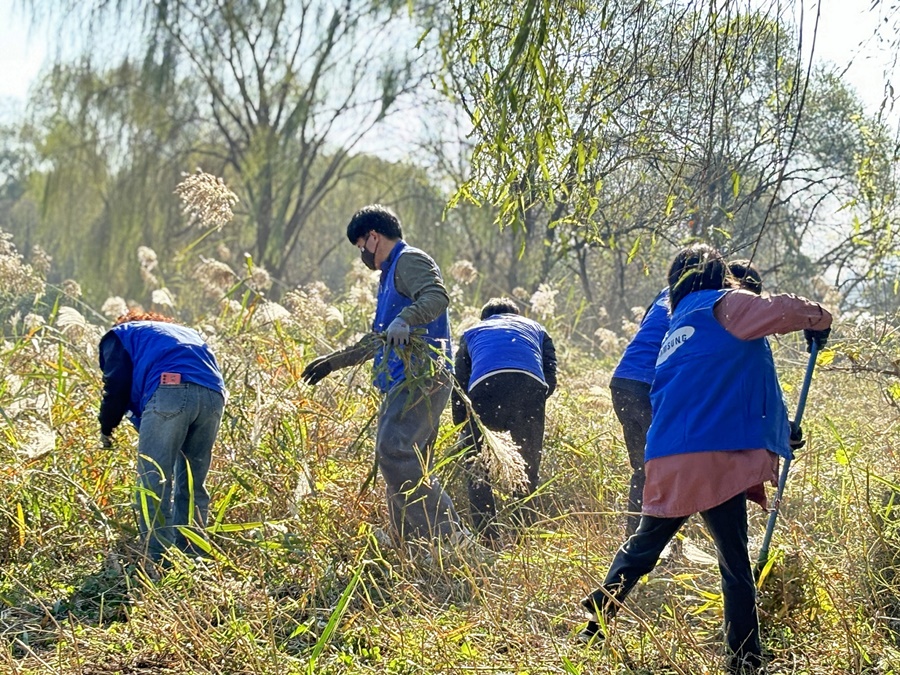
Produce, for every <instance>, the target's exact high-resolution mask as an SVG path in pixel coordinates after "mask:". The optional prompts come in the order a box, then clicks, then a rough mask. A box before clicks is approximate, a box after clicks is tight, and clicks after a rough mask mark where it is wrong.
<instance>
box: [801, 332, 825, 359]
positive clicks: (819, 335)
mask: <svg viewBox="0 0 900 675" xmlns="http://www.w3.org/2000/svg"><path fill="white" fill-rule="evenodd" d="M829 335H831V328H826V329H825V330H813V329H811V328H804V329H803V337H805V338H806V353H807V354H809V353H810V352H811V351H812V343H813V342H815V343H816V347H818V349H819V351H821V350H823V349H824V348H825V345H826V344H827V343H828V336H829Z"/></svg>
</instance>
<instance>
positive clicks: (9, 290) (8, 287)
mask: <svg viewBox="0 0 900 675" xmlns="http://www.w3.org/2000/svg"><path fill="white" fill-rule="evenodd" d="M43 294H44V280H43V278H41V276H40V275H39V274H37V273H36V272H35V270H34V269H33V268H32V266H31V265H29V264H27V263H25V262H24V261H23V259H22V256H21V255H20V254H19V252H18V250H17V249H16V246H15V244H13V242H12V235H11V234H9V233H8V232H4V231H3V230H0V295H5V296H17V297H22V296H26V295H35V296H38V295H43Z"/></svg>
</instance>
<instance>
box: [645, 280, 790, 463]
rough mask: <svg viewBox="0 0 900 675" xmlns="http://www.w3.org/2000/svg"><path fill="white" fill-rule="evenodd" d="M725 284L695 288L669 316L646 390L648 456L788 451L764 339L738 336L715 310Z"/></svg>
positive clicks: (787, 454) (784, 414)
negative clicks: (649, 413) (650, 413)
mask: <svg viewBox="0 0 900 675" xmlns="http://www.w3.org/2000/svg"><path fill="white" fill-rule="evenodd" d="M727 292H728V291H696V292H694V293H691V294H690V295H687V296H686V297H685V298H684V299H683V300H682V301H681V302H680V303H679V304H678V307H677V308H676V309H675V312H674V314H673V315H672V321H671V325H670V326H669V332H668V333H667V334H666V337H665V339H664V340H663V344H662V347H661V348H660V351H659V358H658V359H657V361H656V377H655V379H654V380H653V387H652V389H651V390H650V402H651V403H652V405H653V421H652V423H651V424H650V430H649V431H648V432H647V446H646V451H645V460H651V459H655V458H657V457H666V456H668V455H677V454H680V453H689V452H704V451H711V450H750V449H755V448H767V449H768V450H771V451H772V452H775V453H777V454H779V455H781V456H782V457H791V450H790V446H789V445H788V439H789V437H790V429H789V425H788V416H787V409H786V408H785V405H784V399H783V398H782V395H781V387H780V386H779V384H778V376H777V374H776V372H775V362H774V361H773V360H772V352H771V350H770V349H769V341H768V340H767V339H766V338H759V339H757V340H740V339H738V338H736V337H734V336H733V335H732V334H731V333H729V332H728V331H727V330H725V329H724V328H723V327H722V325H721V324H720V323H719V322H718V321H717V320H716V318H715V316H713V306H714V305H715V304H716V302H718V301H719V299H720V298H722V297H723V296H724V295H725V293H727Z"/></svg>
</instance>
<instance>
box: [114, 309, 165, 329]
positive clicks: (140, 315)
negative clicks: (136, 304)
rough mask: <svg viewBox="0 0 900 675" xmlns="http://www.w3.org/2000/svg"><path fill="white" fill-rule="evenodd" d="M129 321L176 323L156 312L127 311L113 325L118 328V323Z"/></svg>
mask: <svg viewBox="0 0 900 675" xmlns="http://www.w3.org/2000/svg"><path fill="white" fill-rule="evenodd" d="M129 321H162V322H163V323H177V321H175V319H172V318H170V317H168V316H165V315H163V314H159V313H157V312H144V311H141V310H139V309H129V310H128V313H127V314H123V315H122V316H120V317H119V318H118V319H116V322H115V324H113V325H115V326H118V325H119V324H120V323H128V322H129Z"/></svg>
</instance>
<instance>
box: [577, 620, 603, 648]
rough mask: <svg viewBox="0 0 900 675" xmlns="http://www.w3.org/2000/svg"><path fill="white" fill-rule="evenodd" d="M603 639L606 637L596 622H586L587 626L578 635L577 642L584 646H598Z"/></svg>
mask: <svg viewBox="0 0 900 675" xmlns="http://www.w3.org/2000/svg"><path fill="white" fill-rule="evenodd" d="M604 639H606V636H605V635H604V634H603V631H602V630H600V624H599V623H597V622H596V621H588V622H587V626H585V627H584V628H583V629H582V630H581V631H580V632H579V633H578V641H579V642H581V643H583V644H586V645H599V644H601V643H602V642H603V640H604Z"/></svg>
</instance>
